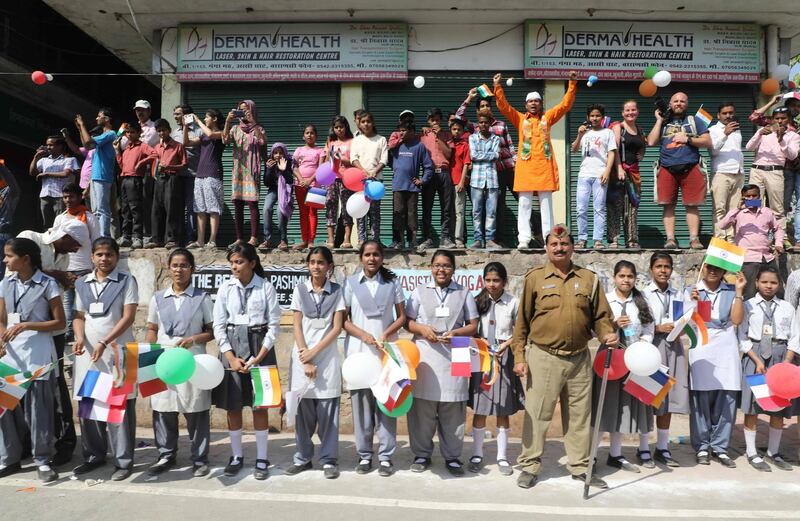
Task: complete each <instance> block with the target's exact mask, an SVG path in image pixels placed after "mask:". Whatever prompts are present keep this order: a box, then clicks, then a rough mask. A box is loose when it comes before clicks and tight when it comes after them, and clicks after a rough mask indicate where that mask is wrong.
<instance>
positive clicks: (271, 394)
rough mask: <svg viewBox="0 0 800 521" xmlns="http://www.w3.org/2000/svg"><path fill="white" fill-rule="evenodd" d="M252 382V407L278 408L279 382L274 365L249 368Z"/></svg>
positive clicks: (279, 403)
mask: <svg viewBox="0 0 800 521" xmlns="http://www.w3.org/2000/svg"><path fill="white" fill-rule="evenodd" d="M250 380H251V381H252V382H253V407H264V408H267V407H280V405H281V380H280V378H279V376H278V368H277V367H275V366H274V365H270V366H262V367H259V366H255V367H251V368H250Z"/></svg>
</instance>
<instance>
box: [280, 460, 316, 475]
mask: <svg viewBox="0 0 800 521" xmlns="http://www.w3.org/2000/svg"><path fill="white" fill-rule="evenodd" d="M306 470H311V462H310V461H309V462H306V463H303V464H302V465H292V466H291V467H289V468H288V469H286V470H284V471H283V473H284V474H286V475H287V476H294V475H296V474H300V473H301V472H305V471H306Z"/></svg>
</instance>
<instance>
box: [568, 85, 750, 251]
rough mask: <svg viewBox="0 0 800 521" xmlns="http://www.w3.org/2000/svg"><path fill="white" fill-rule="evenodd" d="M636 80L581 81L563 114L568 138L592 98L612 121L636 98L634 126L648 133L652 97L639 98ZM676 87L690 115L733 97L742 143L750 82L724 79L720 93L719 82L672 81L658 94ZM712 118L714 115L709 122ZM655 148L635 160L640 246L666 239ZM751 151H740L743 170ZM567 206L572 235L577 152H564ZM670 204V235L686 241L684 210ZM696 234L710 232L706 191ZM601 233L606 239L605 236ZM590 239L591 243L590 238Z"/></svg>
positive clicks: (575, 224)
mask: <svg viewBox="0 0 800 521" xmlns="http://www.w3.org/2000/svg"><path fill="white" fill-rule="evenodd" d="M638 86H639V84H638V83H635V82H600V83H598V84H597V86H596V87H594V88H591V89H590V88H587V87H586V86H585V84H583V83H581V85H580V86H579V89H578V94H577V96H576V99H575V105H574V106H573V108H572V111H571V112H570V113H569V117H568V118H567V124H568V125H569V130H568V135H569V143H567V146H568V147H569V145H570V144H571V143H572V141H573V140H574V139H575V136H576V135H577V132H578V127H579V126H580V125H581V123H582V122H584V121H585V120H586V107H587V106H588V105H590V104H592V103H602V104H603V105H605V107H606V115H607V116H610V117H611V118H612V119H613V120H614V121H620V120H621V119H622V116H621V112H622V104H623V103H624V102H625V101H626V100H629V99H633V100H636V101H638V102H639V119H638V123H639V126H640V127H642V130H643V131H644V133H645V135H646V134H647V133H649V132H650V129H652V128H653V124H654V123H655V116H654V113H655V107H654V105H653V103H654V102H655V98H642V97H641V96H640V95H639V93H638ZM678 90H680V91H682V92H685V93H686V94H687V95H688V96H689V113H690V114H692V115H694V113H695V112H697V109H698V108H699V107H700V105H703V108H704V109H705V110H707V111H708V112H709V113H710V114H712V115H713V116H714V117H716V114H717V107H718V106H719V103H720V102H723V101H725V102H728V101H730V102H733V103H734V104H735V105H736V114H737V118H738V119H739V121H740V122H742V126H741V128H742V147H743V148H744V144H745V143H747V141H748V140H749V139H750V137H752V135H753V132H754V128H753V126H752V125H751V124H750V123H749V122H748V121H747V116H749V115H750V113H751V112H752V111H753V108H754V106H755V96H756V91H755V87H754V86H752V85H742V84H729V85H726V88H725V93H724V95H721V94H720V90H719V87H718V86H716V85H706V84H675V85H674V86H670V87H669V88H668V89H661V90H660V91H659V95H661V96H663V97H664V98H665V99H669V96H671V95H672V94H673V93H674V92H677V91H678ZM714 123H716V120H715V121H714V122H712V124H714ZM658 150H659V149H658V147H648V148H647V152H646V154H645V157H644V159H643V160H642V162H641V163H640V165H641V174H642V201H641V204H640V206H639V216H638V220H639V242H640V243H641V245H642V247H644V248H660V247H661V246H663V244H664V241H665V240H666V235H665V233H664V225H663V222H662V218H661V217H662V208H661V206H659V205H658V204H656V203H655V202H654V201H653V181H654V179H655V178H654V175H653V163H654V161H655V160H656V159H658ZM702 154H703V156H704V157H705V158H706V164H707V165H708V168H709V176H710V175H711V173H712V172H710V168H711V159H710V157H709V155H708V151H707V150H703V151H702ZM752 158H753V154H752V153H750V152H745V171H746V172H749V171H750V164H751V163H752ZM568 160H569V168H568V170H569V172H570V178H569V183H568V186H569V193H568V194H567V195H568V197H569V205H570V223H571V228H572V232H573V234H575V235H576V236H577V233H578V221H577V213H576V211H577V209H576V204H575V200H576V193H577V191H576V190H577V183H578V171H579V169H580V164H581V155H580V152H578V153H574V154H570V155H569V158H568ZM680 197H681V196H680V194H679V196H678V198H679V204H678V207H677V208H676V209H675V235H676V237H677V239H678V242H679V243H680V244H681V245H682V246H684V247H685V246H688V241H689V231H688V229H687V227H686V218H685V215H686V210H685V209H684V207H683V204H682V203H681V202H680ZM591 212H592V210H591V203H590V207H589V215H590V217H589V238H590V239H591V237H592V221H593V219H592V218H591ZM700 219H701V228H700V232H701V236H702V237H703V239H704V242H707V241H708V239H709V237H710V236H711V235H713V233H714V216H713V205H712V202H711V197H710V195H709V196H707V197H706V202H705V203H704V204H703V206H701V207H700ZM607 235H608V234H606V240H607ZM590 244H591V242H590Z"/></svg>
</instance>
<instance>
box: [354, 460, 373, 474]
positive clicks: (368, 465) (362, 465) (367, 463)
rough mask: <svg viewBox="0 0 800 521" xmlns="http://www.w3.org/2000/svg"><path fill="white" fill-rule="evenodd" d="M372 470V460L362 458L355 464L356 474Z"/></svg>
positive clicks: (367, 472)
mask: <svg viewBox="0 0 800 521" xmlns="http://www.w3.org/2000/svg"><path fill="white" fill-rule="evenodd" d="M370 472H372V460H368V459H362V460H361V461H359V462H358V465H356V474H369V473H370Z"/></svg>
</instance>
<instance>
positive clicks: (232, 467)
mask: <svg viewBox="0 0 800 521" xmlns="http://www.w3.org/2000/svg"><path fill="white" fill-rule="evenodd" d="M243 466H244V460H243V459H242V458H234V457H233V456H231V459H230V460H228V464H227V465H226V466H225V470H224V471H223V473H224V474H225V475H226V476H228V477H233V476H235V475H236V474H238V473H239V471H240V470H242V467H243Z"/></svg>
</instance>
